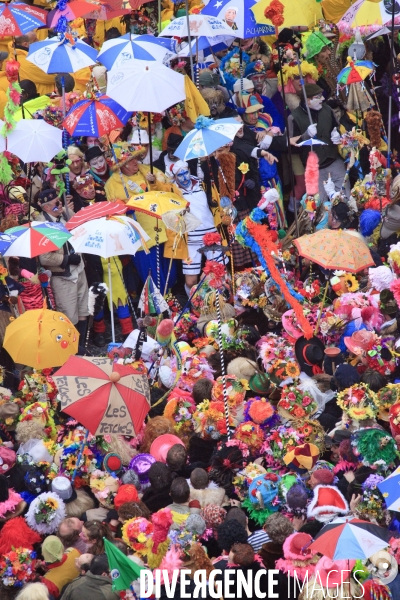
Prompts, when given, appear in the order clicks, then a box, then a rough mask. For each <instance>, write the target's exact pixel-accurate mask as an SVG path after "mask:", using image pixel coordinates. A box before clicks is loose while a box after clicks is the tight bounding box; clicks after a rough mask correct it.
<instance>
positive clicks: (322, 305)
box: [314, 279, 329, 335]
mask: <svg viewBox="0 0 400 600" xmlns="http://www.w3.org/2000/svg"><path fill="white" fill-rule="evenodd" d="M328 287H329V279H327V281H326V286H325V290H324V295H323V297H322V300H321V306H320V307H319V315H318V321H317V325H316V327H315V332H314V335H317V333H318V329H319V324H320V321H321V317H322V309H323V308H324V304H325V300H326V295H327V293H328Z"/></svg>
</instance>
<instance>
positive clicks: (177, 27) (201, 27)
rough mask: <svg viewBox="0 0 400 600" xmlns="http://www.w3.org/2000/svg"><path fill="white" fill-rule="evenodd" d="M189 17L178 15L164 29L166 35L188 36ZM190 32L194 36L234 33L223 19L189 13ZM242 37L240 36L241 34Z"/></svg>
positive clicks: (163, 32)
mask: <svg viewBox="0 0 400 600" xmlns="http://www.w3.org/2000/svg"><path fill="white" fill-rule="evenodd" d="M187 21H188V19H187V17H178V18H177V19H174V20H173V21H171V23H170V24H169V25H167V27H166V28H165V29H163V30H162V34H163V36H164V37H166V36H172V37H180V38H184V37H188V28H187ZM189 34H190V35H191V36H192V37H199V36H201V35H205V36H207V37H215V36H216V35H229V36H231V35H232V28H231V27H229V25H227V24H226V23H225V22H224V21H221V19H216V18H215V17H210V16H208V15H203V14H199V15H189ZM239 37H240V36H239Z"/></svg>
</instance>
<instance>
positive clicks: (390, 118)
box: [387, 0, 396, 169]
mask: <svg viewBox="0 0 400 600" xmlns="http://www.w3.org/2000/svg"><path fill="white" fill-rule="evenodd" d="M395 6H396V3H395V2H394V0H393V2H392V24H391V31H390V33H391V38H390V63H389V110H388V132H387V145H388V154H387V168H388V169H390V160H391V153H392V150H391V146H392V107H393V53H394V16H395Z"/></svg>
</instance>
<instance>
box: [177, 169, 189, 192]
mask: <svg viewBox="0 0 400 600" xmlns="http://www.w3.org/2000/svg"><path fill="white" fill-rule="evenodd" d="M176 179H177V182H178V185H180V186H181V187H184V188H186V187H188V186H189V185H190V173H189V170H188V169H181V170H180V171H179V172H178V173H177V174H176Z"/></svg>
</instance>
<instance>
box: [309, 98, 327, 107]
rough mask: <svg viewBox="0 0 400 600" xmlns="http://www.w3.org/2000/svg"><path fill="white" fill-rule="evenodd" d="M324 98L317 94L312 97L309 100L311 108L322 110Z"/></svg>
mask: <svg viewBox="0 0 400 600" xmlns="http://www.w3.org/2000/svg"><path fill="white" fill-rule="evenodd" d="M323 102H324V99H323V98H321V96H315V98H311V99H310V100H309V102H308V106H309V107H310V108H311V110H321V108H322V104H323Z"/></svg>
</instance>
